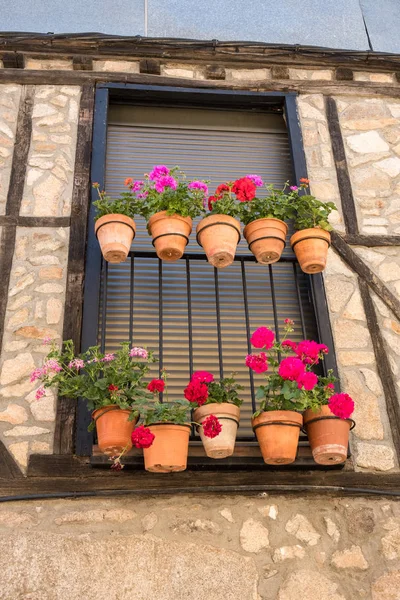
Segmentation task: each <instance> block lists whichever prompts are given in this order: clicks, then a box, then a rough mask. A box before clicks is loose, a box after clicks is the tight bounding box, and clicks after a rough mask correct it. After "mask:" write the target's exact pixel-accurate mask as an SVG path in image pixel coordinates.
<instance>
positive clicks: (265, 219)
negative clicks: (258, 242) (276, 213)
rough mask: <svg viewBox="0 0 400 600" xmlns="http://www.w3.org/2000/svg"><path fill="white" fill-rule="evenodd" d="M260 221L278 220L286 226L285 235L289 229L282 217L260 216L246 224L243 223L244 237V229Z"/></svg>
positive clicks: (244, 233) (244, 231)
mask: <svg viewBox="0 0 400 600" xmlns="http://www.w3.org/2000/svg"><path fill="white" fill-rule="evenodd" d="M260 221H278V223H283V224H284V226H285V228H286V234H285V237H286V235H287V233H288V231H289V226H288V224H287V223H286V221H282V219H277V218H276V217H260V218H259V219H254V221H250V223H247V225H245V228H244V229H243V235H244V237H246V229H247V228H248V227H249V225H253V223H259V222H260Z"/></svg>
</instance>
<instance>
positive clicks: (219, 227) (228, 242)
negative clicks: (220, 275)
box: [196, 215, 240, 269]
mask: <svg viewBox="0 0 400 600" xmlns="http://www.w3.org/2000/svg"><path fill="white" fill-rule="evenodd" d="M196 233H197V236H196V239H197V243H198V244H199V246H202V247H203V248H204V252H205V253H206V254H207V258H208V262H209V263H210V264H212V265H213V267H217V269H222V268H223V267H228V266H229V265H231V264H232V263H233V259H234V258H235V252H236V246H237V245H238V243H239V242H240V222H239V221H238V220H237V219H234V218H233V217H230V216H229V215H209V216H208V217H205V218H204V219H202V220H201V221H200V223H199V224H198V225H197V228H196Z"/></svg>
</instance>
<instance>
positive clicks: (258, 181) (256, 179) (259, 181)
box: [246, 175, 264, 187]
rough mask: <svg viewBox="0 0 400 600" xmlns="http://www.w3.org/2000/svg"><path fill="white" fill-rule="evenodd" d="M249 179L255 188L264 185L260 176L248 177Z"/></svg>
mask: <svg viewBox="0 0 400 600" xmlns="http://www.w3.org/2000/svg"><path fill="white" fill-rule="evenodd" d="M246 177H247V179H251V181H252V182H253V183H254V185H255V186H257V187H261V186H263V185H264V182H263V180H262V179H261V177H260V176H259V175H246Z"/></svg>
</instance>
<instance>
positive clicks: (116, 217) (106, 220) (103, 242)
mask: <svg viewBox="0 0 400 600" xmlns="http://www.w3.org/2000/svg"><path fill="white" fill-rule="evenodd" d="M127 182H132V180H131V179H129V178H128V179H126V180H125V183H127ZM93 187H94V188H95V189H96V190H97V193H98V196H99V198H98V200H95V202H93V204H94V206H95V207H96V208H97V214H96V217H95V225H94V229H95V233H96V237H97V239H98V241H99V244H100V248H101V252H102V254H103V257H104V260H106V261H107V262H110V263H120V262H123V261H124V260H126V257H127V256H128V252H129V250H130V247H131V244H132V241H133V240H134V238H135V233H136V224H135V221H134V220H133V217H134V214H135V206H134V203H133V202H132V196H131V194H130V193H129V192H123V193H122V194H121V196H120V198H117V199H114V200H113V199H112V198H110V197H109V196H107V194H106V192H105V191H104V190H100V186H99V184H98V183H93Z"/></svg>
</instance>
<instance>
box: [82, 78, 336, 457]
mask: <svg viewBox="0 0 400 600" xmlns="http://www.w3.org/2000/svg"><path fill="white" fill-rule="evenodd" d="M296 97H297V94H296V93H287V94H281V93H277V92H271V93H265V92H250V91H249V92H247V91H240V92H238V91H231V90H213V89H210V90H208V89H195V88H194V89H193V88H178V87H177V88H172V87H164V86H144V85H135V84H129V85H123V84H104V85H99V86H98V88H97V91H96V97H95V112H94V126H93V147H92V164H91V180H92V181H96V182H98V183H99V184H100V187H104V183H105V168H106V153H107V125H108V108H109V105H110V103H111V102H117V103H118V102H124V103H126V102H132V103H135V102H143V100H150V101H152V102H156V103H157V104H162V105H163V106H168V105H176V104H178V105H181V106H190V107H196V106H201V107H204V106H205V105H206V106H209V107H212V108H214V107H218V108H222V109H223V108H232V107H233V108H241V109H244V110H246V109H250V108H253V107H268V108H269V109H270V110H271V109H272V110H273V109H274V108H277V109H279V110H282V109H283V111H284V114H285V117H286V124H287V130H288V137H289V147H290V152H291V159H292V166H293V173H294V177H295V179H296V180H297V181H298V180H299V179H300V177H306V176H307V169H306V161H305V155H304V150H303V143H302V135H301V130H300V126H299V117H298V114H297V106H296ZM95 192H96V190H93V191H92V197H91V203H90V209H89V227H88V239H87V252H86V264H85V287H84V302H83V320H82V339H81V348H82V350H83V351H84V350H86V349H87V348H88V347H89V346H93V345H95V344H96V343H97V339H98V337H97V336H98V315H99V306H100V285H101V252H100V248H99V244H98V242H97V239H96V236H95V233H94V228H93V227H92V226H91V223H93V218H94V216H95V210H96V209H95V207H94V206H93V201H94V200H95V199H96V195H95ZM310 289H311V294H312V303H313V308H314V314H315V318H316V323H317V329H318V335H319V339H320V341H321V342H322V343H324V344H326V345H327V346H328V347H329V348H331V349H333V347H334V346H333V338H332V332H331V327H330V319H329V313H328V307H327V302H326V296H325V290H324V285H323V279H322V275H321V274H319V275H313V276H312V277H310ZM325 369H333V371H334V372H335V374H337V365H336V360H335V354H334V351H331V353H330V354H329V356H328V357H327V359H326V361H325ZM90 421H91V415H90V412H89V411H88V410H87V407H86V403H85V401H84V400H81V401H79V402H78V407H77V419H76V447H75V453H76V455H78V456H91V455H92V450H93V434H92V433H88V432H87V427H88V425H89V423H90ZM255 450H258V449H257V448H256V449H254V448H251V447H250V446H249V447H248V448H246V447H244V448H242V449H241V451H240V452H239V453H238V455H235V456H234V457H232V459H231V460H226V461H224V465H225V466H228V467H233V466H234V467H241V466H243V467H252V466H257V465H259V463H260V457H259V452H256V451H255ZM202 454H203V453H202V452H201V451H199V450H198V449H197V450H196V448H195V447H194V448H193V450H192V451H191V458H190V461H189V462H190V465H191V467H195V468H196V467H199V468H201V467H205V466H207V467H211V468H215V467H216V464H215V461H211V460H210V459H207V458H206V457H204V456H202ZM141 460H142V459H141V457H140V456H139V455H138V456H135V453H133V455H132V456H130V457H129V463H128V464H131V465H134V466H137V465H139V464H140V463H141ZM91 463H92V464H93V465H96V466H101V465H106V464H109V463H108V461H107V457H104V456H101V455H99V454H96V455H95V456H93V457H92V459H91ZM221 466H222V465H221ZM296 467H297V468H310V467H315V468H317V465H314V463H313V462H312V460H310V458H308V459H305V460H304V461H302V460H300V461H297V464H296Z"/></svg>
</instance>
